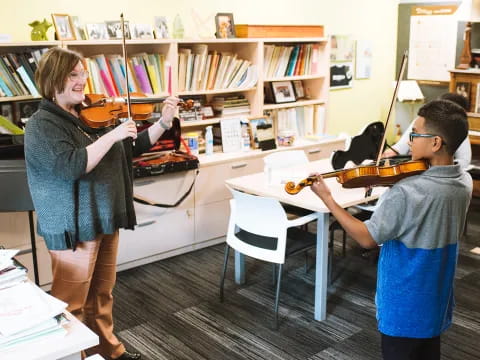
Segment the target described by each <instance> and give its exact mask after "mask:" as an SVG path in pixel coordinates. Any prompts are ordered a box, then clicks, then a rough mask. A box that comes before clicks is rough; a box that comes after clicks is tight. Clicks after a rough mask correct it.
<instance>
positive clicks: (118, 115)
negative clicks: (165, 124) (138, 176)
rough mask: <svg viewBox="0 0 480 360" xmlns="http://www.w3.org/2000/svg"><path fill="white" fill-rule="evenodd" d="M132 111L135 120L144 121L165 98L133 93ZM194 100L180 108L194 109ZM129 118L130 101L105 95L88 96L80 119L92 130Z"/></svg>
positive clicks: (131, 100)
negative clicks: (155, 104)
mask: <svg viewBox="0 0 480 360" xmlns="http://www.w3.org/2000/svg"><path fill="white" fill-rule="evenodd" d="M131 95H132V97H131V98H130V103H131V105H130V111H131V114H130V115H131V118H132V119H133V120H137V121H142V120H147V119H149V118H150V117H151V115H152V112H153V104H154V103H158V102H162V101H163V100H164V98H148V97H146V96H145V95H144V94H141V93H131ZM193 104H194V101H193V100H191V99H190V100H186V101H180V102H179V103H178V105H179V106H181V107H183V108H185V109H187V110H188V109H191V108H192V107H193ZM126 117H129V116H128V99H127V98H124V97H110V98H109V97H106V96H105V95H103V94H86V95H85V101H84V102H83V103H82V109H81V110H80V119H81V120H82V121H83V122H84V123H85V124H86V125H87V126H89V127H91V128H101V127H108V126H113V125H115V124H117V123H118V120H119V119H122V118H126Z"/></svg>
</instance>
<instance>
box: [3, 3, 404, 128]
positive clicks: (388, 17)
mask: <svg viewBox="0 0 480 360" xmlns="http://www.w3.org/2000/svg"><path fill="white" fill-rule="evenodd" d="M192 8H195V12H196V13H197V14H198V15H199V17H200V18H206V17H208V16H210V15H211V17H212V20H211V31H212V33H213V32H214V24H213V22H214V20H213V16H214V14H215V13H217V12H233V13H234V20H235V23H237V24H322V25H324V26H325V29H326V32H327V34H351V35H352V36H353V38H354V39H361V40H370V41H372V43H373V64H372V65H373V66H372V69H373V70H372V77H371V78H370V79H368V80H354V83H353V88H352V89H346V90H336V91H331V92H330V99H329V106H328V119H327V129H328V132H329V133H331V134H338V133H339V132H347V133H349V134H351V135H355V134H357V133H358V132H359V131H360V130H361V128H362V127H363V126H364V125H366V124H368V123H370V122H373V121H379V120H380V121H385V117H386V113H387V111H388V106H389V102H390V98H391V96H392V88H391V84H392V80H393V79H394V76H395V74H394V67H395V61H394V59H395V48H396V29H397V10H398V3H397V1H394V0H363V1H358V0H334V1H325V0H296V1H295V0H275V1H273V0H269V1H267V0H263V1H262V0H243V1H238V0H237V1H232V0H230V1H226V0H222V1H218V0H202V1H192V0H190V1H187V0H175V1H162V0H128V1H127V0H114V1H113V0H104V1H101V0H95V1H94V0H84V1H76V2H74V1H62V0H37V1H32V0H2V11H0V24H1V27H0V33H2V34H5V33H9V34H11V35H12V38H13V41H27V40H29V39H30V30H31V28H30V27H29V26H28V23H29V22H31V21H33V20H42V19H43V18H44V17H46V18H47V19H48V20H50V21H51V17H50V14H51V13H66V14H69V15H77V16H79V17H80V20H81V21H82V22H83V23H87V22H88V23H93V22H101V21H104V20H118V19H119V15H120V13H121V12H123V13H124V15H125V19H126V20H129V21H130V22H131V23H153V16H155V15H165V16H167V19H168V21H169V26H170V30H171V24H172V21H173V18H174V16H175V15H176V14H180V16H181V18H182V21H183V23H184V26H185V34H186V37H192V36H193V35H194V34H195V30H194V27H193V26H192V24H193V21H192V18H193V16H192ZM48 35H49V39H53V38H54V35H53V30H50V31H49V33H48Z"/></svg>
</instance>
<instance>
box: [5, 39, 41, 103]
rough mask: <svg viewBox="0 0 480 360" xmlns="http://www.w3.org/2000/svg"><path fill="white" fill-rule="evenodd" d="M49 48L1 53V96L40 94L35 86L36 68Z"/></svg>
mask: <svg viewBox="0 0 480 360" xmlns="http://www.w3.org/2000/svg"><path fill="white" fill-rule="evenodd" d="M47 50H48V49H47V48H44V49H36V50H32V51H25V52H22V53H7V54H2V55H0V97H6V96H9V97H10V96H28V95H32V96H39V93H38V91H37V88H36V87H35V76H34V74H35V70H36V69H37V66H38V62H39V61H40V58H41V57H42V55H43V53H45V52H46V51H47Z"/></svg>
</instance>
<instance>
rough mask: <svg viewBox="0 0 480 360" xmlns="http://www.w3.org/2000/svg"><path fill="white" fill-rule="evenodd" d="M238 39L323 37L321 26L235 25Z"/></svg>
mask: <svg viewBox="0 0 480 360" xmlns="http://www.w3.org/2000/svg"><path fill="white" fill-rule="evenodd" d="M235 33H236V36H237V37H239V38H274V37H278V38H286V37H295V38H301V37H323V36H324V33H323V25H245V24H241V25H235Z"/></svg>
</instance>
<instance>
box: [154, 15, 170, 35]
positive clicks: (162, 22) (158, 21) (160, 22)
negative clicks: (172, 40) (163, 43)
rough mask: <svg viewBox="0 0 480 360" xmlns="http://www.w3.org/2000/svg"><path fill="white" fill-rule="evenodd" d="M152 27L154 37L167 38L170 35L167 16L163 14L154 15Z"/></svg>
mask: <svg viewBox="0 0 480 360" xmlns="http://www.w3.org/2000/svg"><path fill="white" fill-rule="evenodd" d="M153 28H154V30H155V38H156V39H167V38H168V37H170V35H169V34H168V25H167V18H166V17H165V16H155V17H154V18H153Z"/></svg>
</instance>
